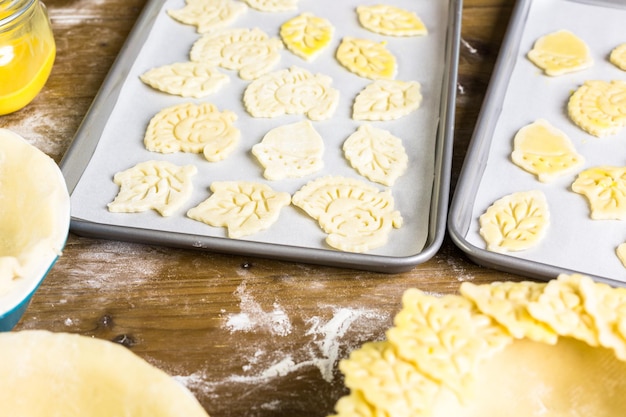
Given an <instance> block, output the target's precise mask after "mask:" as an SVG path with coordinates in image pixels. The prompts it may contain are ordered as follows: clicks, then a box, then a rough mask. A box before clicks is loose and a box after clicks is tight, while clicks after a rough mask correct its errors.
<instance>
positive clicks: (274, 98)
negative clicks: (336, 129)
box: [243, 66, 339, 121]
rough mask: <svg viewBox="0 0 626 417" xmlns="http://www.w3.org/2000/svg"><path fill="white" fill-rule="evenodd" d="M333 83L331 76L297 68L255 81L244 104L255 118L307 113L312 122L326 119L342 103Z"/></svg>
mask: <svg viewBox="0 0 626 417" xmlns="http://www.w3.org/2000/svg"><path fill="white" fill-rule="evenodd" d="M332 82H333V80H332V78H331V77H329V76H327V75H324V74H315V75H313V74H312V73H310V72H309V71H307V70H306V69H304V68H300V67H295V66H294V67H291V68H289V69H284V70H279V71H276V72H272V73H269V74H266V75H264V76H262V77H259V78H258V79H256V80H254V81H252V82H251V83H250V84H249V85H248V87H246V90H245V92H244V95H243V102H244V105H245V107H246V110H247V111H248V113H250V115H251V116H252V117H267V118H273V117H278V116H283V115H286V114H303V115H306V116H307V117H308V118H309V119H310V120H316V121H317V120H326V119H329V118H331V117H332V115H333V114H334V113H335V110H336V109H337V105H338V104H339V90H336V89H334V88H332V87H331V84H332Z"/></svg>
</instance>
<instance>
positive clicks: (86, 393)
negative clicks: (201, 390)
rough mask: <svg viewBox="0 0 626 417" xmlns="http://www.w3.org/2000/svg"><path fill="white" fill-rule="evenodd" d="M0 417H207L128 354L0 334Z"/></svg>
mask: <svg viewBox="0 0 626 417" xmlns="http://www.w3.org/2000/svg"><path fill="white" fill-rule="evenodd" d="M0 358H2V360H1V361H0V375H2V378H0V404H2V414H3V415H6V416H15V417H17V416H20V417H112V416H120V417H121V416H132V417H179V416H185V417H208V414H207V413H206V411H205V410H204V409H203V408H202V406H201V405H200V403H199V402H198V401H197V400H196V398H194V396H193V394H192V393H191V392H190V391H188V390H187V389H186V388H185V387H184V386H183V385H181V384H179V383H178V382H176V381H175V380H174V379H173V378H172V377H170V376H169V375H167V374H166V373H165V372H163V371H161V370H160V369H158V368H156V367H154V366H152V365H150V364H149V363H147V362H146V361H144V360H143V359H141V358H140V357H139V356H136V355H135V354H134V353H132V352H131V351H130V350H129V349H127V348H125V347H123V346H121V345H118V344H116V343H113V342H109V341H106V340H101V339H96V338H93V337H87V336H79V335H75V334H69V333H52V332H48V331H43V330H23V331H19V332H7V333H2V334H0Z"/></svg>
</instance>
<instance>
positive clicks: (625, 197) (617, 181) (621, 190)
mask: <svg viewBox="0 0 626 417" xmlns="http://www.w3.org/2000/svg"><path fill="white" fill-rule="evenodd" d="M572 191H574V192H576V193H578V194H582V195H584V196H585V197H586V198H587V200H588V201H589V206H590V210H591V213H590V216H591V218H592V219H593V220H625V219H626V167H613V166H599V167H593V168H589V169H586V170H584V171H582V172H581V173H580V174H578V177H577V178H576V180H575V181H574V183H573V184H572Z"/></svg>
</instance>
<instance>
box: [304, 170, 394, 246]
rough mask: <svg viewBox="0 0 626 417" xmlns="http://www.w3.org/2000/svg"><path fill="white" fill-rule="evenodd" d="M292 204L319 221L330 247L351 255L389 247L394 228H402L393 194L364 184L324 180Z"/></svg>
mask: <svg viewBox="0 0 626 417" xmlns="http://www.w3.org/2000/svg"><path fill="white" fill-rule="evenodd" d="M292 203H293V204H294V205H296V206H297V207H300V208H301V209H302V210H304V211H305V212H306V213H307V214H308V215H309V216H311V217H312V218H314V219H315V220H317V221H318V223H319V225H320V227H321V228H322V229H323V230H324V231H325V232H326V233H328V234H329V235H328V237H327V238H326V243H328V244H329V245H330V246H331V247H333V248H336V249H339V250H343V251H348V252H365V251H367V250H370V249H374V248H377V247H380V246H383V245H384V244H385V243H387V239H388V235H389V233H390V232H391V230H392V228H394V227H395V228H398V227H400V226H401V225H402V216H401V215H400V212H398V211H396V210H394V200H393V196H392V195H391V192H390V191H383V192H381V191H379V190H378V189H377V188H376V187H373V186H371V185H369V184H367V183H365V182H363V181H359V180H356V179H352V178H345V177H332V176H328V177H322V178H318V179H316V180H313V181H310V182H309V183H307V184H306V185H305V186H304V187H302V188H301V189H300V190H298V191H297V192H296V193H295V194H294V195H293V197H292Z"/></svg>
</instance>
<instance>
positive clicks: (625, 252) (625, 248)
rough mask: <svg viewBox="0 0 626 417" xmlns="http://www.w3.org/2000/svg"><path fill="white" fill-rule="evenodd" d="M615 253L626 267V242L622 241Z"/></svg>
mask: <svg viewBox="0 0 626 417" xmlns="http://www.w3.org/2000/svg"><path fill="white" fill-rule="evenodd" d="M615 254H616V255H617V258H618V259H619V261H620V262H621V263H622V265H624V267H625V268H626V242H625V243H620V244H619V245H618V246H617V248H616V249H615Z"/></svg>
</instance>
